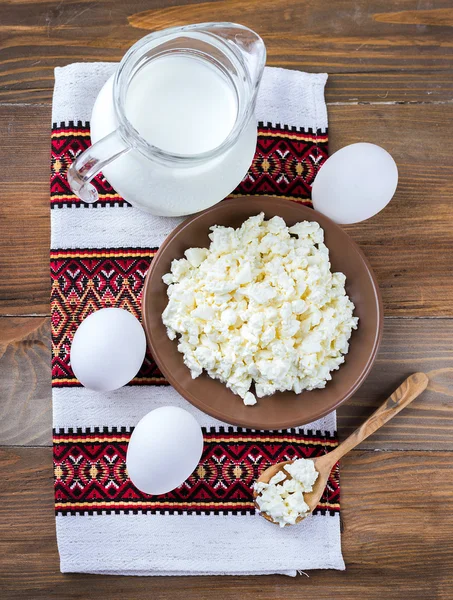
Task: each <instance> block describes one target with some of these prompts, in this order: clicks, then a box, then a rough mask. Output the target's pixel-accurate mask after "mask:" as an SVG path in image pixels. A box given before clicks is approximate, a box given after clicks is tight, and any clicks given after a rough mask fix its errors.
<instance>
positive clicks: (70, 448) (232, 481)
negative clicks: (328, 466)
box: [54, 428, 340, 514]
mask: <svg viewBox="0 0 453 600" xmlns="http://www.w3.org/2000/svg"><path fill="white" fill-rule="evenodd" d="M203 434H204V442H205V444H204V451H203V455H202V457H201V460H200V463H199V465H198V467H197V469H196V470H195V471H194V473H193V474H192V475H191V476H190V477H189V478H188V479H187V480H186V481H185V482H184V483H183V484H182V485H181V486H180V487H179V488H177V489H176V490H173V491H172V492H170V493H168V494H163V495H160V496H150V495H148V494H144V493H142V492H140V491H139V490H138V489H137V488H136V487H135V486H134V485H133V484H132V482H131V481H130V479H129V478H128V475H127V469H126V453H127V445H128V441H129V438H130V432H126V430H125V429H123V430H121V429H120V430H115V429H114V430H111V431H108V430H104V431H99V430H97V431H96V430H94V431H92V432H86V433H83V432H82V431H80V430H79V431H77V430H76V431H69V432H67V433H63V432H61V433H55V437H54V473H55V509H56V512H57V513H59V514H77V513H85V512H88V513H90V514H93V513H98V512H104V511H108V512H119V511H126V512H138V511H142V512H152V513H155V512H161V513H162V512H170V513H182V512H186V513H194V512H195V513H209V512H214V513H216V514H217V513H231V512H232V513H243V514H244V513H253V512H254V505H253V497H252V484H253V482H254V481H255V480H256V479H257V478H258V477H259V475H260V474H261V473H262V471H263V470H264V469H266V468H267V467H268V466H269V465H270V464H273V463H276V462H279V461H283V460H291V459H295V458H302V457H303V458H313V457H315V456H320V455H322V454H324V453H325V452H327V451H329V450H331V449H332V448H334V447H336V446H337V444H338V442H337V441H336V438H333V437H332V438H330V437H329V436H323V435H321V432H311V431H309V432H307V435H303V434H301V433H297V432H296V430H287V431H285V432H283V433H281V432H256V431H251V430H247V429H240V428H238V429H234V430H233V428H228V429H225V428H219V430H218V431H215V430H214V429H210V430H208V431H206V430H203ZM175 443H177V442H175ZM339 499H340V490H339V481H338V469H337V468H336V469H334V471H333V473H332V475H331V476H330V479H329V482H328V485H327V488H326V490H325V492H324V495H323V497H322V499H321V501H320V503H319V506H318V509H317V511H318V512H323V513H325V512H329V513H330V514H334V513H335V512H338V510H339Z"/></svg>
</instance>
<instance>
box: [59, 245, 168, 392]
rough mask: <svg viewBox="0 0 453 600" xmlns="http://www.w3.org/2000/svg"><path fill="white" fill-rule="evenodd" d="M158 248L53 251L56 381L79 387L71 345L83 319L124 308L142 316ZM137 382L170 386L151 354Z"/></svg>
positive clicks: (139, 383) (138, 375)
mask: <svg viewBox="0 0 453 600" xmlns="http://www.w3.org/2000/svg"><path fill="white" fill-rule="evenodd" d="M155 253H156V249H155V248H154V249H150V250H145V249H135V250H134V249H125V248H121V249H109V250H55V251H51V253H50V275H51V280H52V290H51V302H50V306H51V330H52V385H53V386H54V387H63V386H64V387H67V386H74V385H80V384H79V382H78V380H77V379H76V378H75V376H74V374H73V372H72V370H71V366H70V348H71V343H72V339H73V336H74V333H75V332H76V330H77V328H78V326H79V325H80V323H81V322H82V321H83V320H84V319H85V318H86V317H87V316H88V315H89V314H91V313H92V312H94V311H96V310H99V309H100V308H107V307H111V306H115V307H119V308H125V309H126V310H128V311H129V312H131V313H132V314H133V315H135V316H136V317H137V319H139V320H141V296H142V291H143V284H144V281H145V277H146V273H147V272H148V268H149V265H150V263H151V260H152V258H153V256H154V254H155ZM131 384H132V385H150V384H151V385H152V384H156V385H159V384H164V385H165V384H167V382H166V380H165V378H164V377H163V375H162V374H161V373H160V371H159V369H158V368H157V365H156V363H155V362H154V360H153V358H152V356H151V354H150V353H149V352H148V353H147V356H146V358H145V361H144V363H143V366H142V368H141V369H140V371H139V373H138V374H137V376H136V377H135V378H134V380H133V381H132V382H131Z"/></svg>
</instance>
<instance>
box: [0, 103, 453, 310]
mask: <svg viewBox="0 0 453 600" xmlns="http://www.w3.org/2000/svg"><path fill="white" fill-rule="evenodd" d="M329 115H330V136H331V149H332V151H334V150H336V149H337V148H339V147H341V146H343V145H346V144H348V143H352V142H357V141H373V142H377V143H379V144H381V145H383V146H384V147H385V148H386V149H387V150H388V151H389V152H391V153H392V154H393V156H394V157H395V160H396V162H397V164H398V166H399V171H400V182H399V187H398V190H397V193H396V195H395V198H394V199H393V201H392V202H391V203H390V205H389V206H388V207H387V208H386V209H385V210H384V211H383V212H382V213H380V214H379V215H377V216H376V217H374V218H373V219H371V220H369V221H367V222H364V223H360V224H358V225H354V226H349V227H347V228H346V229H347V231H348V232H349V233H350V235H351V236H352V237H353V238H354V239H355V240H356V241H357V242H358V243H359V244H360V245H361V247H362V248H363V250H364V251H365V254H366V255H367V256H368V258H369V260H370V262H371V265H372V266H373V268H374V269H375V271H376V275H377V277H378V280H379V284H380V287H381V290H382V293H383V299H384V306H385V312H386V314H387V315H395V316H398V315H404V316H409V315H410V316H453V302H452V297H453V282H452V279H451V273H452V272H453V237H452V234H451V231H452V226H453V213H452V211H451V203H452V200H453V138H452V136H451V135H450V132H449V128H448V127H446V123H449V122H451V121H452V120H453V105H452V104H450V105H434V104H431V105H386V106H362V105H360V106H331V107H330V109H329ZM49 122H50V110H49V107H34V109H33V111H31V110H28V109H27V108H26V107H17V106H0V129H1V130H3V131H4V130H5V129H7V128H8V127H9V128H10V135H9V136H7V137H5V138H4V139H3V140H2V145H1V146H0V164H2V172H1V173H0V198H1V199H2V201H1V203H0V215H1V217H2V221H1V229H2V235H1V236H0V272H2V274H3V277H2V278H1V280H0V315H5V314H16V315H20V314H32V313H36V314H48V311H49V300H48V299H49V277H48V270H47V261H48V248H49V218H48V215H49V211H48V187H47V181H48V174H49ZM24 148H33V152H28V153H27V154H26V159H25V158H24ZM395 223H400V224H401V226H400V227H395Z"/></svg>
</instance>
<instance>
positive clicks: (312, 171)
mask: <svg viewBox="0 0 453 600" xmlns="http://www.w3.org/2000/svg"><path fill="white" fill-rule="evenodd" d="M90 144H91V142H90V126H89V123H82V122H80V121H79V122H78V123H73V122H71V123H69V125H65V124H63V123H62V124H61V126H59V127H58V126H57V124H54V126H53V130H52V146H51V180H50V181H51V183H50V196H51V198H50V203H51V206H52V207H53V208H57V207H62V206H69V205H74V206H79V207H82V208H86V207H87V205H86V204H84V203H83V202H82V201H81V200H79V198H77V196H75V195H74V194H73V193H72V191H71V189H70V188H69V185H68V182H67V180H66V172H67V170H68V168H69V166H70V165H71V163H72V162H73V161H74V159H75V158H76V157H77V156H78V155H79V154H80V153H81V152H83V151H84V150H85V149H86V148H88V147H89V146H90ZM326 159H327V133H322V132H321V131H315V132H313V131H312V130H311V129H309V130H308V131H305V130H302V131H300V130H297V128H295V127H292V128H289V127H287V126H283V127H282V126H280V125H276V126H272V125H271V124H270V123H268V124H266V125H265V124H264V123H259V125H258V141H257V147H256V153H255V158H254V159H253V163H252V165H251V166H250V169H249V171H248V173H247V175H246V176H245V178H244V180H243V181H242V182H241V183H240V184H239V185H238V187H237V188H236V189H235V190H234V192H233V194H232V196H237V195H250V194H254V195H258V194H262V195H270V196H272V195H275V196H279V197H284V198H288V199H290V200H294V201H297V202H303V203H304V204H311V201H310V196H311V186H312V183H313V180H314V178H315V175H316V173H317V172H318V170H319V168H320V167H321V165H322V164H323V163H324V161H325V160H326ZM92 183H93V185H94V186H95V187H96V189H97V191H98V194H99V200H98V201H97V202H96V203H95V204H94V205H92V207H101V206H106V205H111V204H116V205H127V202H125V201H124V200H123V199H122V198H121V196H119V195H118V194H117V193H116V192H115V190H114V189H113V188H112V187H111V185H110V184H109V183H108V181H107V180H106V179H105V178H104V177H103V175H102V174H98V175H97V176H96V177H95V178H94V180H93V182H92Z"/></svg>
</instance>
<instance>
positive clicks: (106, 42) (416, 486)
mask: <svg viewBox="0 0 453 600" xmlns="http://www.w3.org/2000/svg"><path fill="white" fill-rule="evenodd" d="M210 20H213V21H214V20H215V21H220V20H231V21H237V22H240V23H243V24H245V25H248V26H249V27H251V28H253V29H255V30H256V31H258V32H259V33H260V34H261V35H262V36H263V38H264V40H265V42H266V45H267V49H268V64H270V65H275V66H282V67H288V68H292V69H303V70H307V71H312V72H323V71H327V72H328V73H329V74H330V77H329V83H328V86H327V92H326V93H327V102H328V109H329V119H330V140H331V143H330V150H331V151H334V150H336V149H337V148H339V147H341V146H343V145H345V144H349V143H352V142H357V141H371V142H376V143H378V144H381V145H382V146H384V147H385V148H386V149H387V150H389V151H390V152H391V153H392V155H393V156H394V158H395V160H396V162H397V164H398V167H399V172H400V183H399V186H398V191H397V193H396V195H395V197H394V199H393V201H392V202H391V204H390V205H389V206H388V207H387V208H386V209H385V210H384V211H383V212H382V213H381V214H379V215H378V216H376V217H374V218H373V219H371V220H370V221H368V222H366V223H361V224H359V225H354V226H349V227H347V231H348V233H349V234H350V235H351V236H352V237H353V238H354V239H355V240H356V241H357V242H358V243H359V244H360V245H361V247H362V248H363V250H364V251H365V253H366V255H367V256H368V258H369V260H370V262H371V264H372V266H373V267H374V269H375V272H376V274H377V277H378V279H379V284H380V287H381V290H382V295H383V299H384V305H385V314H386V322H385V332H384V339H383V343H382V347H381V350H380V352H379V356H378V359H377V361H376V364H375V367H374V368H373V371H372V373H371V375H370V376H369V378H368V380H367V382H366V383H365V384H364V385H363V387H362V388H361V389H360V391H359V392H358V393H357V394H356V395H355V396H354V397H353V399H352V400H351V401H349V402H348V403H347V404H346V406H344V407H342V409H341V410H340V411H339V432H340V435H341V437H343V436H345V435H346V434H348V433H350V432H351V430H352V429H353V428H354V427H355V426H356V425H358V424H359V423H360V422H362V420H363V419H364V418H365V417H366V416H367V415H369V414H370V413H371V411H372V410H373V409H374V408H375V407H376V406H377V405H378V404H379V403H380V402H382V400H383V399H384V398H385V397H386V395H387V394H389V393H390V392H391V391H392V390H393V388H395V387H396V386H397V385H398V384H399V383H400V382H401V381H402V380H403V378H404V377H405V376H406V375H408V374H409V373H410V372H412V371H416V370H423V371H425V372H427V373H428V374H429V377H430V380H431V383H430V386H429V389H428V391H427V392H425V394H424V395H423V397H421V398H420V399H419V400H416V401H415V402H414V404H413V405H411V407H409V408H408V409H406V410H405V411H404V413H402V414H401V415H400V416H398V417H396V418H395V419H394V420H393V421H392V422H391V423H390V424H389V425H388V426H386V427H385V428H384V429H383V430H382V431H380V432H379V433H377V434H376V435H374V436H372V437H371V438H370V439H369V440H367V441H366V442H365V443H364V444H362V446H361V447H360V449H359V450H356V451H355V452H353V453H352V454H351V455H350V456H349V457H348V458H347V459H346V460H344V462H343V465H342V472H341V473H342V520H343V549H344V557H345V560H346V564H347V570H346V572H333V571H327V572H322V571H314V572H311V573H310V578H309V579H307V578H305V577H303V576H302V577H298V578H296V579H290V578H285V577H283V576H272V577H262V578H259V577H218V578H213V577H206V578H198V577H194V578H183V577H181V578H136V577H130V578H118V577H101V576H97V577H94V576H83V575H64V576H63V575H61V574H60V572H59V565H58V554H57V547H56V542H55V531H54V516H53V491H52V469H51V460H52V451H51V395H50V327H49V292H50V287H49V282H50V279H49V267H48V262H49V206H48V176H49V139H50V138H49V136H50V120H51V117H50V114H51V98H52V87H53V68H54V67H55V66H57V65H60V66H61V65H65V64H68V63H70V62H74V61H95V60H107V61H117V60H119V59H120V57H121V56H122V54H123V53H124V51H125V50H126V48H128V47H129V46H130V45H131V44H132V43H133V42H135V41H136V40H137V39H138V38H140V37H141V36H143V35H145V34H147V33H148V32H150V31H154V30H156V29H161V28H164V27H169V26H173V25H181V24H184V23H192V22H202V21H210ZM452 26H453V7H452V4H451V0H432V1H429V0H420V1H417V2H416V1H415V0H392V1H391V2H390V1H385V0H355V1H354V0H322V1H321V0H305V1H302V0H257V1H252V0H224V1H218V2H216V1H208V2H199V3H191V2H186V1H185V0H170V1H167V2H166V1H165V0H147V1H146V0H129V1H128V2H124V1H120V0H99V1H97V2H94V1H89V0H79V1H77V0H75V1H74V0H62V1H60V2H56V1H51V0H47V1H46V0H16V1H15V0H0V132H1V138H0V227H1V230H0V356H1V359H0V390H1V392H0V402H1V404H0V408H1V421H0V444H1V448H0V471H1V477H0V515H1V519H0V547H1V552H0V597H1V598H2V599H3V600H6V599H8V600H9V599H10V598H23V599H27V600H34V599H37V598H46V599H47V598H65V600H68V599H75V598H88V597H97V598H112V599H113V598H120V597H121V598H122V599H123V600H126V599H127V598H131V599H132V598H133V599H134V600H139V599H141V598H147V599H148V598H159V599H166V598H168V599H170V598H171V599H172V600H178V599H184V600H190V599H191V598H194V599H195V598H197V599H199V600H202V599H204V598H206V599H207V598H211V597H216V598H221V599H222V600H226V599H229V598H244V599H247V598H249V599H250V600H251V599H255V598H259V599H260V600H265V599H268V598H269V599H270V598H282V599H283V598H285V599H287V600H290V599H295V598H302V597H307V598H310V599H311V598H340V599H348V600H353V599H356V598H357V599H360V600H363V599H373V598H379V599H380V598H382V597H384V596H387V597H388V598H390V599H392V600H396V599H399V598H401V599H403V598H404V599H406V598H411V599H412V600H415V599H416V598H419V599H423V600H427V599H429V600H432V599H440V598H445V599H447V598H452V597H453V574H452V565H453V516H452V515H453V477H452V468H453V407H452V396H453V299H452V292H453V282H452V274H453V130H452V121H453V100H452V99H453V70H452V58H453V30H452Z"/></svg>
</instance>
